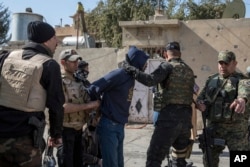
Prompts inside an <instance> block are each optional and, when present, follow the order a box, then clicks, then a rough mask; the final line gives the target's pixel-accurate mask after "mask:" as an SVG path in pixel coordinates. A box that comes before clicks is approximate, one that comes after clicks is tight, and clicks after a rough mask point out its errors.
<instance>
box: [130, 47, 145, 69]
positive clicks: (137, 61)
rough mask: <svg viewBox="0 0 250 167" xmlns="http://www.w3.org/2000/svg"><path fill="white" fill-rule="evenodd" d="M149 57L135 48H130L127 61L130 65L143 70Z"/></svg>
mask: <svg viewBox="0 0 250 167" xmlns="http://www.w3.org/2000/svg"><path fill="white" fill-rule="evenodd" d="M148 58H149V56H148V55H146V54H145V53H144V52H143V51H142V50H139V49H138V48H136V47H135V46H132V47H130V48H129V51H128V53H127V61H128V63H129V64H130V65H132V66H134V67H136V68H138V69H140V70H142V69H143V66H144V65H145V63H146V62H147V60H148Z"/></svg>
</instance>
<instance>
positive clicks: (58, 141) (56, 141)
mask: <svg viewBox="0 0 250 167" xmlns="http://www.w3.org/2000/svg"><path fill="white" fill-rule="evenodd" d="M60 145H62V138H51V137H49V139H48V146H52V147H58V146H60Z"/></svg>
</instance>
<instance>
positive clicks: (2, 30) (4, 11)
mask: <svg viewBox="0 0 250 167" xmlns="http://www.w3.org/2000/svg"><path fill="white" fill-rule="evenodd" d="M9 18H10V13H9V10H8V8H4V6H3V5H2V3H0V45H1V44H3V43H6V42H8V41H9V40H10V37H8V31H9V25H10V19H9Z"/></svg>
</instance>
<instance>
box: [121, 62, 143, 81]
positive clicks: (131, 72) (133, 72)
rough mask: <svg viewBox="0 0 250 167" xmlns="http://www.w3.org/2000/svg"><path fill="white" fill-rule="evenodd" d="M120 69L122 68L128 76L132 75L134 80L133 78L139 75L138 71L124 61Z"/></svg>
mask: <svg viewBox="0 0 250 167" xmlns="http://www.w3.org/2000/svg"><path fill="white" fill-rule="evenodd" d="M121 68H123V69H124V70H125V71H126V72H127V73H128V74H129V75H132V76H133V77H134V78H135V76H136V74H138V73H139V69H137V68H135V67H134V66H131V65H130V64H128V62H126V61H123V62H122V64H121Z"/></svg>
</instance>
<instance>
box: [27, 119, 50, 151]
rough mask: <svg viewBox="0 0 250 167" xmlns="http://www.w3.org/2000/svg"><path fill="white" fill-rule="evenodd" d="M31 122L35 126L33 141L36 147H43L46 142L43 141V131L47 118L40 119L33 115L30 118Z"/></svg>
mask: <svg viewBox="0 0 250 167" xmlns="http://www.w3.org/2000/svg"><path fill="white" fill-rule="evenodd" d="M29 124H30V125H33V126H34V127H35V130H34V131H33V142H34V147H36V148H41V147H42V145H43V144H44V142H43V132H44V129H45V124H46V123H45V120H42V121H40V120H39V119H38V118H37V117H35V116H32V117H30V119H29Z"/></svg>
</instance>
